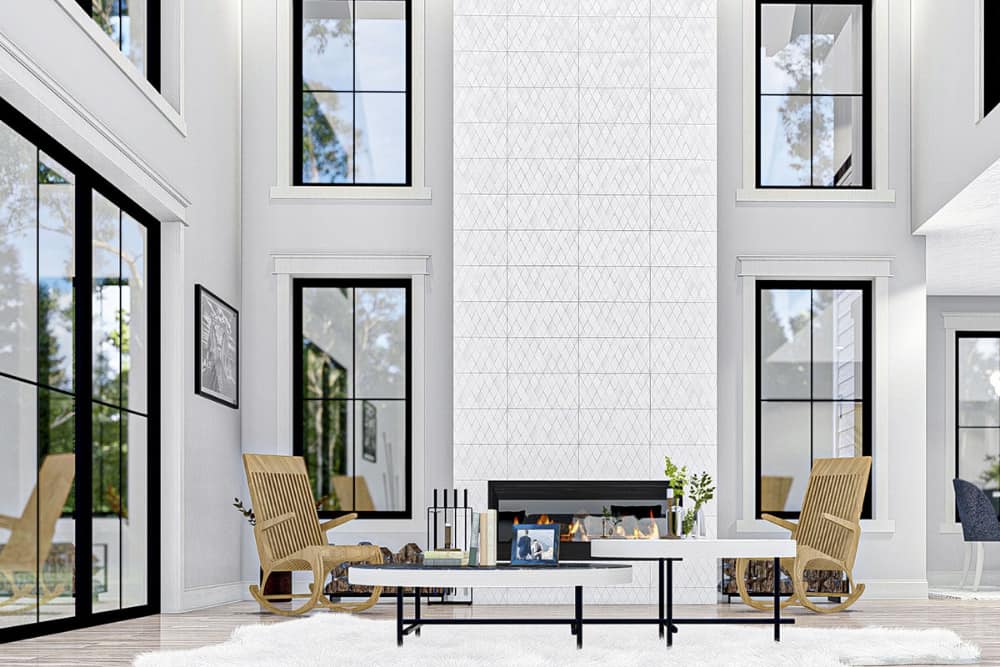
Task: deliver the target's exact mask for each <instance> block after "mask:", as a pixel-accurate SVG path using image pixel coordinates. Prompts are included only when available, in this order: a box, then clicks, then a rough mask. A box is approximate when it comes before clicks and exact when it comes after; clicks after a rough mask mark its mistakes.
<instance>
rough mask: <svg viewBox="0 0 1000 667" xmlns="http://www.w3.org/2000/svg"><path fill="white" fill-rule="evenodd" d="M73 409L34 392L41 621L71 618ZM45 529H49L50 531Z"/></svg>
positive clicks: (55, 396) (65, 400)
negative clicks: (38, 460)
mask: <svg viewBox="0 0 1000 667" xmlns="http://www.w3.org/2000/svg"><path fill="white" fill-rule="evenodd" d="M74 405H75V402H74V400H73V398H72V397H70V396H67V395H66V394H63V393H60V392H56V391H51V390H48V389H39V390H38V455H39V458H40V460H41V461H42V467H41V471H40V473H39V491H40V493H39V498H40V500H41V504H40V506H39V514H38V525H39V530H40V532H39V558H40V560H41V563H42V572H41V580H42V581H41V583H42V588H41V598H42V600H41V604H42V606H41V608H40V617H41V620H49V619H52V618H63V617H68V616H73V615H75V614H76V608H75V594H74V585H75V577H74V573H75V569H76V568H75V560H74V558H75V552H76V547H75V542H76V533H75V530H76V522H75V520H74V519H73V512H74V509H75V506H76V502H75V500H76V499H75V495H74V490H73V487H74V484H73V478H74V476H75V474H76V470H75V466H76V459H75V456H74V454H75V447H76V440H75V437H76V424H75V421H74V417H75V409H74ZM49 526H53V528H52V529H51V531H50V529H49ZM42 528H44V530H42ZM47 536H48V537H47Z"/></svg>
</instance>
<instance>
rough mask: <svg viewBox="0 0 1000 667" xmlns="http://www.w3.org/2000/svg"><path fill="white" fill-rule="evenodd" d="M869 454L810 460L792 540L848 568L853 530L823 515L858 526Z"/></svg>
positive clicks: (853, 545)
mask: <svg viewBox="0 0 1000 667" xmlns="http://www.w3.org/2000/svg"><path fill="white" fill-rule="evenodd" d="M871 466H872V459H871V457H870V456H859V457H855V458H837V459H817V460H816V461H815V462H814V463H813V468H812V473H811V474H810V476H809V484H808V486H807V487H806V495H805V499H804V500H803V502H802V513H801V516H800V520H799V527H798V530H797V531H796V534H795V539H796V541H797V542H798V545H799V546H800V547H802V546H805V547H810V548H812V549H815V550H816V551H818V552H820V553H822V554H825V555H826V556H828V557H830V558H831V559H833V560H836V561H840V562H842V563H845V564H846V565H847V566H848V567H851V566H852V565H853V563H854V558H855V556H856V555H857V548H858V544H857V533H855V532H854V531H852V530H850V529H848V528H847V527H846V526H843V525H841V524H839V523H837V522H836V521H832V520H830V519H829V518H827V516H832V517H836V518H837V519H840V520H842V521H844V522H846V523H848V524H850V525H852V526H858V525H860V524H859V522H860V520H861V510H862V507H863V506H864V502H865V491H866V490H867V488H868V476H869V474H870V472H871Z"/></svg>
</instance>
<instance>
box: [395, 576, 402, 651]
mask: <svg viewBox="0 0 1000 667" xmlns="http://www.w3.org/2000/svg"><path fill="white" fill-rule="evenodd" d="M402 645H403V587H402V586H396V646H402Z"/></svg>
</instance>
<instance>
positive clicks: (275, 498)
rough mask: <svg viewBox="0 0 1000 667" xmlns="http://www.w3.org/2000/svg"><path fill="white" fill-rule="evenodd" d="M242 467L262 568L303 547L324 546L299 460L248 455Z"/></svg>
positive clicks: (297, 458) (304, 468) (300, 460)
mask: <svg viewBox="0 0 1000 667" xmlns="http://www.w3.org/2000/svg"><path fill="white" fill-rule="evenodd" d="M243 464H244V466H245V467H246V473H247V482H248V485H249V487H250V500H251V502H252V503H253V511H254V515H255V516H256V518H257V525H256V526H254V536H255V537H256V539H257V551H258V555H259V556H260V561H261V565H262V566H263V567H264V568H265V569H268V568H269V567H270V565H271V564H272V563H273V562H275V561H279V560H281V559H283V558H286V557H288V556H290V555H291V554H293V553H295V552H297V551H299V550H301V549H303V548H305V547H310V546H321V545H325V544H326V543H327V542H326V540H325V539H324V537H323V534H322V532H321V531H320V528H319V515H318V514H317V512H316V504H315V501H314V500H313V494H312V488H311V487H310V485H309V474H308V473H307V472H306V465H305V461H304V460H303V459H302V457H299V456H295V457H291V456H266V455H259V454H247V455H245V456H244V457H243Z"/></svg>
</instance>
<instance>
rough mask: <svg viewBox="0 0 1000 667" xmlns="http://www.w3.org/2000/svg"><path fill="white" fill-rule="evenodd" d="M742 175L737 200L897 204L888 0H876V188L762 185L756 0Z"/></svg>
mask: <svg viewBox="0 0 1000 667" xmlns="http://www.w3.org/2000/svg"><path fill="white" fill-rule="evenodd" d="M742 3H743V16H742V23H743V25H742V30H741V32H742V55H743V93H742V102H743V156H742V160H743V175H742V187H741V188H740V189H738V190H737V191H736V201H737V202H771V203H781V202H787V203H791V204H802V203H813V202H838V203H846V202H862V203H865V202H867V203H885V204H893V203H895V201H896V192H895V190H893V189H891V188H890V187H889V48H890V38H889V0H873V4H872V15H873V20H872V60H873V62H872V67H873V72H872V116H873V118H872V120H873V126H874V132H873V133H872V163H873V166H874V174H873V175H872V176H873V178H872V189H871V190H860V191H858V190H843V191H836V192H830V191H829V190H811V189H807V190H791V189H773V190H772V189H768V188H763V189H761V188H757V187H756V183H757V160H756V156H757V52H756V51H757V0H742Z"/></svg>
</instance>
